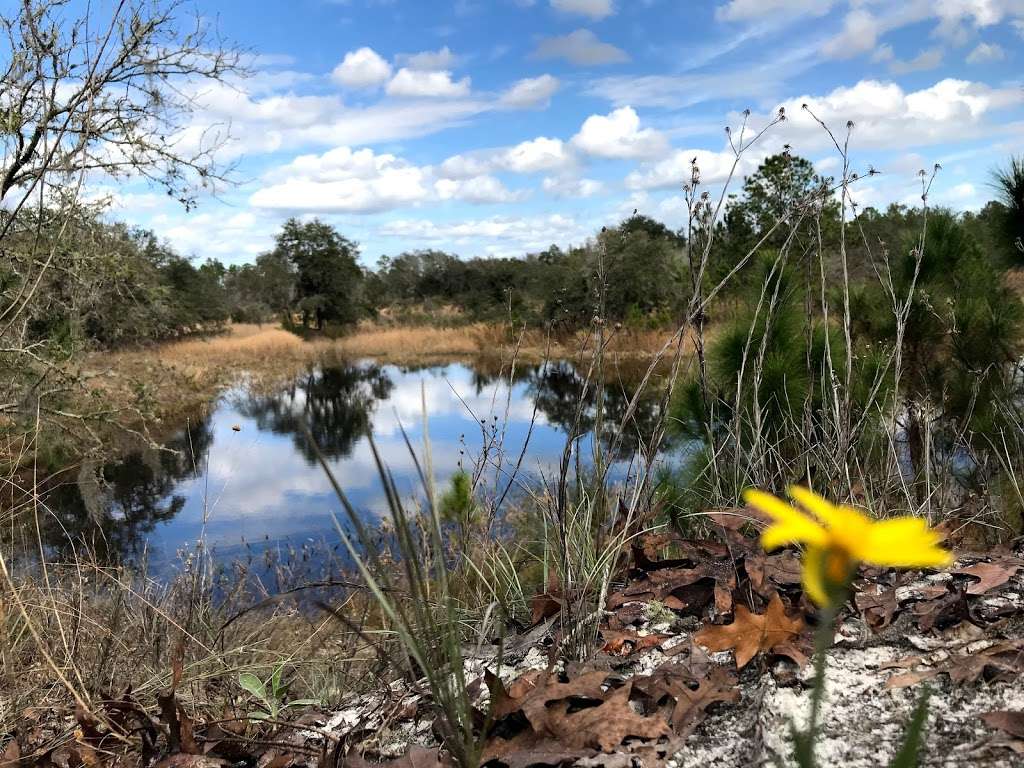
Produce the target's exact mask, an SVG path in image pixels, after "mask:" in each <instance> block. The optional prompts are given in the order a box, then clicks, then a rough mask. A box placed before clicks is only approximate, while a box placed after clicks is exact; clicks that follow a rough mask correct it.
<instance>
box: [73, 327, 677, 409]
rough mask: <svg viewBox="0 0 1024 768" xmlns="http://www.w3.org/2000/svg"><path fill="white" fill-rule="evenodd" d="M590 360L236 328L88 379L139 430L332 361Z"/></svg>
mask: <svg viewBox="0 0 1024 768" xmlns="http://www.w3.org/2000/svg"><path fill="white" fill-rule="evenodd" d="M673 334H674V330H672V329H666V330H656V331H647V330H645V331H631V330H620V331H617V332H615V333H613V334H612V335H611V337H610V340H609V341H608V343H607V346H606V354H607V355H608V356H609V357H610V358H611V359H613V360H615V359H619V360H623V361H626V360H628V361H641V360H644V359H647V358H651V357H652V356H653V355H655V354H656V353H657V352H658V351H659V350H660V349H661V348H662V346H663V345H664V344H665V342H666V341H667V340H669V339H670V338H671V337H672V335H673ZM684 346H685V354H691V353H692V348H693V345H692V342H691V341H690V340H689V339H686V340H685V342H684ZM592 355H593V352H592V339H588V334H586V333H584V332H577V333H575V334H573V335H571V336H566V337H563V338H561V339H559V340H557V341H555V340H550V339H548V338H546V337H545V336H544V334H543V333H541V332H540V331H525V332H524V333H523V334H522V336H521V337H517V338H516V339H515V340H513V339H511V338H510V335H509V332H508V330H507V329H505V328H501V327H499V326H494V325H482V324H475V325H466V326H458V327H450V328H437V327H433V326H386V325H364V326H360V327H359V328H357V329H356V330H355V331H354V332H352V333H350V334H348V335H346V336H342V337H339V338H337V339H328V338H322V339H312V340H306V339H302V338H301V337H299V336H297V335H295V334H293V333H291V332H289V331H286V330H285V329H283V328H281V327H280V326H275V325H269V324H267V325H262V326H260V325H255V324H234V325H231V326H229V327H228V328H227V330H225V331H224V332H223V333H220V334H217V335H213V336H208V337H203V338H190V339H185V340H182V341H172V342H165V343H162V344H159V345H155V346H153V347H143V348H136V349H126V350H119V351H115V352H94V353H90V354H89V355H87V356H86V358H85V360H84V362H83V364H82V371H83V373H84V374H85V376H87V377H89V378H90V381H91V383H90V385H89V389H90V391H91V392H98V393H99V394H100V395H101V396H102V397H103V398H104V399H106V400H108V401H109V402H113V403H119V404H131V406H129V407H137V408H138V409H139V411H140V412H141V413H144V414H146V415H147V417H148V418H140V417H139V415H138V414H135V416H136V418H135V419H133V420H130V421H132V422H133V423H131V424H125V426H131V427H133V428H137V427H139V426H140V425H143V424H147V423H150V424H157V425H158V424H160V423H162V422H163V421H166V420H168V419H172V418H174V417H176V416H180V415H181V414H183V413H187V412H194V411H196V410H198V409H202V408H203V407H205V406H206V405H208V404H209V403H210V401H211V400H212V399H213V398H215V397H216V396H217V395H218V394H219V393H220V392H221V391H222V390H224V389H225V388H228V387H230V386H233V385H235V384H237V383H238V382H239V381H241V380H242V379H243V378H244V379H246V380H248V382H249V383H250V384H251V385H253V386H255V387H267V388H270V387H274V386H276V385H279V384H280V383H281V382H283V381H285V380H287V379H289V378H291V377H293V376H295V375H296V374H298V373H299V372H301V371H302V370H304V369H305V368H306V367H308V366H309V365H310V364H314V363H316V362H318V361H319V360H322V359H324V358H325V357H327V356H337V357H339V358H350V359H364V358H370V359H374V360H377V361H379V362H381V363H384V364H394V365H420V364H439V363H442V362H467V361H473V360H486V361H489V362H494V363H498V364H501V365H504V364H508V363H510V362H512V361H513V360H516V361H517V362H521V363H526V364H539V363H542V362H544V361H545V360H547V359H559V360H581V359H590V358H591V357H592Z"/></svg>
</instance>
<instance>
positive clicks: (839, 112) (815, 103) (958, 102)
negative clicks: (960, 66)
mask: <svg viewBox="0 0 1024 768" xmlns="http://www.w3.org/2000/svg"><path fill="white" fill-rule="evenodd" d="M803 104H806V105H807V106H808V107H809V108H810V109H811V110H812V111H813V112H814V114H815V115H817V116H818V117H819V118H820V119H822V120H823V121H824V122H825V123H826V124H827V125H829V126H830V127H831V128H832V129H833V130H835V131H837V132H841V131H843V130H844V126H845V125H846V122H847V121H848V120H852V121H853V123H854V128H853V139H852V144H853V146H854V147H856V148H857V149H858V150H861V149H864V148H883V149H888V148H892V147H894V146H899V147H901V148H904V149H908V148H912V147H920V146H928V145H934V144H940V143H944V142H954V141H963V140H969V139H973V138H977V137H980V136H984V135H988V136H992V135H993V131H994V130H1006V131H1009V130H1011V128H1010V126H1009V125H1006V126H1002V125H998V126H997V125H992V124H989V123H988V122H987V119H988V117H989V115H990V114H991V113H993V112H996V111H998V110H1000V109H1003V108H1006V107H1010V106H1014V105H1020V104H1024V93H1022V92H1021V91H1020V89H1019V88H1015V87H1008V88H991V87H989V86H987V85H985V84H983V83H977V82H971V81H967V80H955V79H951V78H947V79H944V80H940V81H939V82H937V83H935V84H934V85H932V86H930V87H928V88H922V89H920V90H917V91H909V92H908V91H904V90H903V89H902V88H901V87H900V86H899V85H897V84H895V83H883V82H879V81H877V80H861V81H860V82H858V83H856V84H855V85H853V86H850V87H841V88H836V89H834V90H832V91H831V92H829V93H827V94H825V95H824V96H803V97H801V98H797V99H789V100H787V101H785V102H782V104H780V105H778V106H783V107H785V109H786V114H787V115H788V117H789V119H788V120H786V122H785V123H783V124H782V125H780V126H778V127H777V128H776V129H773V132H772V138H773V140H774V141H780V142H781V141H787V142H789V143H790V144H792V146H793V148H794V151H795V152H799V153H807V152H810V151H816V150H819V149H826V148H827V147H828V146H829V145H830V144H831V141H830V140H829V138H828V136H827V135H825V133H824V131H822V130H821V128H820V126H818V125H817V124H816V123H815V121H814V120H813V119H812V118H811V116H810V115H808V114H806V113H805V112H803V111H802V109H801V106H802V105H803ZM777 109H778V107H776V108H775V109H773V110H771V111H770V112H766V113H765V114H763V115H760V116H755V118H754V119H756V120H757V121H765V122H766V121H768V120H769V119H770V116H771V115H772V114H774V113H775V112H776V111H777Z"/></svg>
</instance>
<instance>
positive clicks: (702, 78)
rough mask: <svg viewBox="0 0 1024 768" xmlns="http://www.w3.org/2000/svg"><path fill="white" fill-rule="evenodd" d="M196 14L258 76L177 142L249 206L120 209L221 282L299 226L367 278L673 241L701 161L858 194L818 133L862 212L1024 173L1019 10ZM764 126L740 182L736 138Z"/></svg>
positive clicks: (930, 3) (126, 203)
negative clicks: (328, 236) (599, 240)
mask: <svg viewBox="0 0 1024 768" xmlns="http://www.w3.org/2000/svg"><path fill="white" fill-rule="evenodd" d="M198 5H199V10H200V12H201V13H202V14H203V15H204V17H205V18H206V20H207V22H208V23H209V24H215V25H216V27H217V29H218V31H219V33H220V34H221V35H223V36H224V37H226V38H228V39H230V40H232V41H234V42H236V43H237V44H238V45H240V46H242V47H243V48H245V49H246V50H247V51H250V52H251V53H250V54H249V62H250V65H251V70H252V72H251V75H250V76H249V77H246V78H244V79H234V78H233V79H231V80H230V81H229V82H226V83H222V84H209V83H208V84H204V85H202V86H199V87H197V88H196V89H195V90H194V92H193V93H192V95H193V96H194V98H195V101H196V107H197V108H196V110H195V112H194V114H193V115H192V116H191V118H190V123H189V124H188V125H187V126H184V127H183V130H182V133H181V135H180V138H179V140H180V141H181V146H182V148H184V149H187V148H188V147H189V146H192V145H194V144H196V143H198V142H200V141H202V140H206V141H209V140H210V137H214V136H215V137H220V138H223V139H224V143H223V145H222V147H221V150H220V158H221V160H223V161H224V162H226V163H231V164H233V165H234V166H235V169H234V172H233V182H234V183H233V184H232V185H230V186H228V187H225V188H223V189H221V190H220V191H219V192H218V194H217V195H216V196H203V197H200V198H199V205H198V207H197V208H196V209H195V210H193V211H191V212H186V211H185V210H184V209H182V207H181V206H180V205H177V204H175V203H174V202H173V201H171V200H169V199H168V198H167V197H166V196H165V195H162V194H160V192H159V191H158V190H153V189H147V188H145V187H143V186H142V185H141V184H140V183H127V184H123V185H121V186H118V187H114V188H111V189H110V190H108V191H109V192H111V193H112V199H113V201H114V204H113V208H112V210H111V212H110V216H111V217H113V218H118V219H122V220H127V221H129V222H131V223H133V224H137V225H141V226H144V227H148V228H151V229H153V230H154V231H155V232H156V233H157V234H158V235H159V236H160V237H161V238H164V239H166V240H167V241H169V242H170V244H171V245H172V246H173V247H175V248H176V249H177V250H178V251H179V252H181V253H183V254H185V255H191V256H195V257H196V258H199V259H206V258H217V259H220V260H221V261H222V262H224V263H226V264H233V263H243V262H248V261H252V260H253V259H254V258H255V257H256V256H257V255H258V254H259V253H261V252H263V251H266V250H268V249H270V248H271V247H272V246H273V238H274V234H275V233H276V232H277V231H278V230H279V228H280V226H281V224H282V222H284V221H285V220H286V219H287V218H289V217H292V216H297V217H306V218H310V217H313V216H317V217H320V218H321V219H323V220H325V221H327V222H329V223H330V224H332V225H334V226H336V227H337V229H338V230H339V231H340V232H341V233H342V234H344V235H345V236H346V237H348V238H350V239H352V240H354V241H356V242H358V243H359V244H360V249H361V260H362V262H363V263H364V264H365V265H367V266H373V265H374V264H376V262H377V260H378V259H379V258H380V257H381V256H382V255H385V254H387V255H396V254H398V253H401V252H402V251H406V250H415V249H421V248H438V249H443V250H447V251H450V252H453V253H457V254H459V255H460V256H463V257H466V258H468V257H473V256H488V255H495V256H520V255H522V254H524V253H527V252H537V251H540V250H543V249H544V248H546V247H547V246H549V245H551V244H557V245H559V246H562V247H565V246H568V245H573V244H581V243H583V242H585V241H586V239H587V238H588V237H590V236H592V235H593V234H594V233H595V232H596V231H597V230H599V229H600V227H601V226H604V225H614V224H615V223H617V222H618V221H619V220H621V219H622V218H624V217H625V216H628V215H629V214H631V213H632V211H633V210H634V209H637V210H638V211H639V212H640V213H643V214H646V215H648V216H652V217H654V218H656V219H659V220H662V221H665V222H666V223H668V224H669V225H670V226H672V227H680V226H682V225H683V224H684V223H685V221H686V218H687V214H686V203H685V201H684V198H683V192H682V187H683V184H684V183H685V182H686V181H688V180H689V178H690V162H691V160H692V159H694V158H696V159H697V163H698V166H699V167H700V171H701V181H702V184H703V185H704V188H706V189H707V190H709V191H710V192H711V193H712V194H715V195H717V194H719V193H721V191H722V189H723V184H724V183H725V182H726V179H727V178H728V177H729V175H730V171H731V170H732V169H733V167H734V165H735V168H736V173H735V174H734V175H733V177H732V181H731V182H730V185H729V190H728V191H738V189H739V187H740V186H741V185H742V176H743V175H744V174H747V173H750V172H752V171H753V170H754V169H756V167H757V165H758V163H759V162H760V161H761V160H763V159H764V158H765V157H767V156H768V155H771V154H773V153H776V152H779V151H781V149H782V148H783V146H784V145H786V144H789V145H790V146H791V147H792V152H793V153H795V154H799V155H802V156H804V157H806V158H808V159H809V160H811V161H812V162H813V163H814V164H815V166H816V167H817V169H818V170H819V172H821V173H822V174H839V173H841V171H842V166H843V160H842V157H841V155H840V153H839V152H838V151H837V148H836V146H834V145H833V142H832V139H831V138H830V136H829V133H828V132H827V131H826V130H824V129H823V128H822V126H821V125H820V124H819V123H818V122H817V120H816V119H815V118H817V119H820V120H821V121H822V122H824V123H825V124H826V126H828V128H830V129H831V130H832V132H833V134H834V135H835V136H836V138H837V139H838V141H839V143H840V144H843V143H844V141H845V138H846V133H847V124H848V121H852V125H853V127H852V130H851V132H850V140H849V161H850V163H851V166H850V167H851V170H853V171H858V172H859V173H860V174H862V175H863V174H864V173H865V172H866V171H867V170H868V168H869V167H873V168H875V169H876V170H878V171H880V172H881V173H880V174H879V175H877V176H872V177H870V178H864V179H861V180H859V181H858V182H857V183H856V184H855V185H854V188H853V190H854V197H855V200H856V202H857V203H858V205H860V206H867V205H874V206H885V205H887V204H889V203H890V202H903V203H906V204H911V205H913V204H919V203H920V189H921V187H920V180H919V178H918V176H917V172H918V171H919V169H927V170H928V171H931V169H932V168H933V166H934V164H935V163H939V164H941V166H942V170H941V171H940V172H939V174H938V177H937V179H936V181H935V183H934V186H933V187H932V193H931V198H930V202H931V203H933V204H939V205H947V206H950V207H952V208H955V209H958V210H971V209H977V208H979V207H980V206H982V205H983V204H984V203H985V201H987V200H988V199H990V198H991V197H992V196H993V192H992V190H991V187H990V186H989V185H990V174H991V171H992V169H993V168H994V167H996V166H998V165H1001V164H1005V163H1006V162H1007V160H1008V159H1009V157H1010V156H1011V154H1013V153H1015V152H1016V153H1020V152H1022V151H1024V0H924V1H921V0H901V2H890V1H889V0H707V1H706V2H699V1H698V0H694V1H693V2H682V1H681V0H430V1H429V2H428V1H426V0H288V2H280V0H220V1H218V2H202V3H199V4H198ZM803 105H807V108H808V109H804V108H803ZM780 107H784V109H785V115H786V120H785V121H784V122H781V123H779V122H776V123H775V124H772V122H773V119H774V118H775V116H776V115H777V114H778V111H779V108H780ZM745 110H749V114H748V115H746V116H745ZM744 122H746V125H747V128H746V131H745V133H744V132H743V128H742V127H743V124H744ZM727 126H728V127H729V128H730V129H731V133H728V134H727V132H726V127H727ZM766 126H767V130H765V131H764V133H763V134H762V135H761V136H760V137H759V139H758V140H757V141H756V142H755V143H753V144H751V145H750V146H749V147H748V148H747V149H745V150H744V151H743V152H742V153H740V157H739V160H738V164H737V158H736V154H735V153H734V151H733V149H732V147H731V146H730V137H731V141H732V145H733V146H735V145H736V144H737V143H738V142H739V140H740V136H741V135H742V136H743V141H744V143H746V142H747V141H749V139H750V138H751V137H753V136H754V135H757V134H758V133H759V132H760V131H761V130H762V129H763V128H765V127H766Z"/></svg>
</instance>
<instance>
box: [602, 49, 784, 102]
mask: <svg viewBox="0 0 1024 768" xmlns="http://www.w3.org/2000/svg"><path fill="white" fill-rule="evenodd" d="M793 69H794V65H793V63H792V62H790V61H787V60H785V59H777V58H776V59H773V60H771V61H769V62H766V63H765V64H764V65H759V66H754V67H750V66H748V67H743V68H742V69H740V70H734V71H724V72H708V73H700V74H681V75H639V76H632V75H626V76H614V77H601V78H597V79H595V80H593V81H592V82H590V83H589V84H588V86H587V88H586V92H587V93H588V94H589V95H591V96H597V97H599V98H602V99H607V100H608V101H610V102H611V103H612V104H614V105H615V106H616V107H624V106H634V107H664V108H667V109H681V108H683V107H691V106H694V105H695V104H700V103H702V102H705V101H721V100H723V99H743V98H756V99H757V100H758V101H760V100H762V99H763V98H765V96H766V94H771V93H777V92H778V91H779V90H780V88H781V86H782V84H783V82H784V81H785V80H786V78H787V76H788V75H790V74H791V73H792V71H793Z"/></svg>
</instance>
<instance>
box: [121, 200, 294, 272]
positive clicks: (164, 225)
mask: <svg viewBox="0 0 1024 768" xmlns="http://www.w3.org/2000/svg"><path fill="white" fill-rule="evenodd" d="M137 212H138V211H137V209H135V208H128V209H126V210H125V216H126V217H128V218H129V219H130V220H131V218H132V214H136V213H137ZM145 226H146V227H148V228H151V229H153V230H154V231H155V232H158V233H159V235H160V237H161V238H165V239H166V240H167V241H168V242H170V243H171V245H172V246H173V247H174V249H175V250H177V251H178V252H179V253H183V254H199V255H201V256H203V257H216V258H219V259H221V260H222V261H225V262H227V263H229V264H230V263H242V262H245V261H250V262H251V261H253V260H254V259H255V258H256V256H257V255H259V254H260V253H261V252H263V251H265V250H266V248H267V245H268V244H269V243H270V242H272V239H273V234H274V231H275V230H277V228H278V227H279V226H280V220H279V219H278V218H276V217H273V216H255V215H253V214H252V213H251V212H249V211H243V212H240V213H239V212H232V211H231V209H230V208H225V209H223V210H220V211H208V210H203V211H198V212H196V211H193V212H191V213H188V214H185V213H180V212H174V213H173V214H172V213H161V214H158V215H156V216H154V217H152V218H150V219H148V220H147V221H145Z"/></svg>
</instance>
